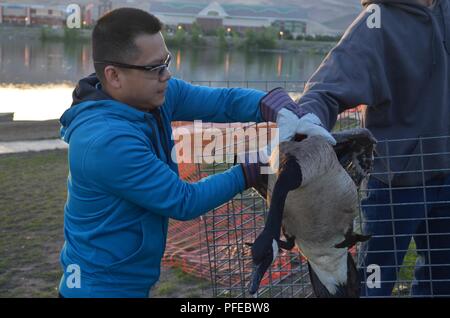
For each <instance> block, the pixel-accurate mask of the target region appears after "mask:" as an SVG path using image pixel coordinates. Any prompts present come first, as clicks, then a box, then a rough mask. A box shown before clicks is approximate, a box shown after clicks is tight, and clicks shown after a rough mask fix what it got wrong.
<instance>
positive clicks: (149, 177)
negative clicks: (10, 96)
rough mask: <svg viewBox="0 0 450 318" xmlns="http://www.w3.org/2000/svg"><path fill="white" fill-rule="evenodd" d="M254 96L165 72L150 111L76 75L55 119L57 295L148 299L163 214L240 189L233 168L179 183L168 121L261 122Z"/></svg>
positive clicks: (192, 210)
mask: <svg viewBox="0 0 450 318" xmlns="http://www.w3.org/2000/svg"><path fill="white" fill-rule="evenodd" d="M264 95H265V93H263V92H259V91H256V90H248V89H219V88H216V89H213V88H207V87H198V86H192V85H190V84H188V83H186V82H183V81H181V80H178V79H174V78H172V79H171V80H169V85H168V89H167V92H166V100H165V103H164V104H163V105H162V106H161V107H160V108H159V109H157V110H155V111H153V112H151V113H150V112H143V111H139V110H137V109H135V108H132V107H130V106H128V105H125V104H123V103H120V102H118V101H115V100H113V99H112V98H111V97H109V96H108V95H107V94H105V93H104V92H103V91H102V90H101V87H100V85H99V82H98V79H97V78H96V77H95V75H91V76H90V77H88V78H86V79H83V80H81V81H80V83H79V84H78V86H77V88H76V89H75V91H74V94H73V99H74V103H73V105H72V107H71V108H70V109H68V110H67V111H66V112H65V113H64V114H63V116H62V117H61V119H60V122H61V124H62V128H61V136H62V138H63V139H64V140H65V141H66V142H67V143H68V144H69V153H68V159H69V177H68V182H67V187H68V197H67V203H66V205H65V209H64V234H65V244H64V247H63V249H62V252H61V264H62V267H63V271H64V274H63V277H62V279H61V283H60V293H61V294H62V295H63V296H64V297H148V295H149V290H150V288H151V287H152V286H153V285H154V284H155V282H156V281H157V280H158V278H159V275H160V262H161V259H162V256H163V254H164V249H165V245H166V236H167V226H168V220H169V218H173V219H177V220H190V219H194V218H196V217H198V216H200V215H202V214H204V213H206V212H207V211H209V210H211V209H213V208H214V207H217V206H219V205H221V204H223V203H225V202H226V201H228V200H230V199H231V198H233V197H234V196H235V195H236V194H237V193H239V192H241V191H243V190H244V188H245V180H244V176H243V172H242V168H241V167H240V166H235V167H233V168H231V169H229V170H228V171H226V172H224V173H222V174H218V175H214V176H210V177H208V178H205V179H203V180H201V181H200V182H197V183H187V182H184V181H182V180H180V178H179V176H178V169H177V165H176V164H175V163H174V162H172V160H171V159H170V158H171V157H170V151H171V149H172V147H173V145H174V142H173V140H172V139H171V135H172V129H171V124H170V122H171V121H178V120H180V121H191V120H195V119H198V120H204V121H208V122H249V121H253V122H261V121H262V117H261V112H260V107H259V103H260V100H261V98H262V97H263V96H264ZM70 265H72V266H70ZM73 265H75V267H74V266H73ZM76 268H79V270H80V271H79V272H77V270H76ZM77 274H81V276H80V280H79V282H80V283H81V284H80V285H79V286H77V284H76V282H77V276H74V275H77ZM77 287H80V288H77Z"/></svg>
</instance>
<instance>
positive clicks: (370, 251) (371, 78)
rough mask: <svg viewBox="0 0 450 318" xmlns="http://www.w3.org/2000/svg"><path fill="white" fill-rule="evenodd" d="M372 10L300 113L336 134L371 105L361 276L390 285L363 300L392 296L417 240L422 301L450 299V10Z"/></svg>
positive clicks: (369, 291)
mask: <svg viewBox="0 0 450 318" xmlns="http://www.w3.org/2000/svg"><path fill="white" fill-rule="evenodd" d="M362 5H363V6H364V7H365V8H366V10H364V11H363V12H362V13H361V14H360V15H359V17H358V18H357V19H356V20H355V21H354V22H353V24H352V25H351V26H350V27H349V28H348V30H347V31H346V33H345V34H344V36H343V38H342V39H341V41H340V42H339V43H338V44H337V46H336V47H335V48H334V49H333V50H332V51H331V52H330V53H329V54H328V56H327V57H326V58H325V60H324V61H323V63H322V64H321V66H320V67H319V68H318V70H317V71H316V72H315V74H313V76H312V78H311V79H310V80H309V82H308V83H307V85H306V88H305V91H304V94H303V96H302V97H301V98H300V100H299V104H300V107H301V108H302V110H303V111H304V112H305V113H313V114H315V115H316V116H317V117H318V118H320V120H321V122H322V123H323V124H324V125H325V127H326V128H328V129H332V128H333V126H334V125H335V123H336V120H337V116H338V114H340V113H341V112H343V111H344V110H347V109H350V108H354V107H356V106H358V105H361V104H363V105H367V108H366V110H365V114H364V124H365V127H366V128H368V129H370V130H371V131H372V133H373V134H374V135H375V137H376V138H377V139H378V140H379V141H380V142H379V144H378V146H377V156H376V160H375V169H374V173H373V174H372V176H371V178H370V180H369V182H368V189H369V191H368V197H367V198H366V199H365V200H364V201H363V206H366V207H365V208H363V215H364V217H365V223H364V224H365V225H364V232H365V233H369V234H372V235H373V237H372V239H371V240H370V241H369V242H368V243H367V244H365V245H364V246H363V250H362V251H363V253H362V254H361V255H362V258H361V265H362V267H363V268H362V269H361V274H362V275H363V277H367V276H368V274H369V273H367V272H366V271H365V266H368V265H371V264H375V265H379V266H380V268H381V284H380V285H378V286H377V284H374V285H371V286H370V287H374V288H369V287H368V285H366V284H364V286H363V288H362V295H363V296H364V295H367V296H388V295H391V293H392V290H393V287H394V285H395V283H396V281H397V279H398V277H399V276H398V273H399V270H400V267H401V265H402V262H403V259H404V256H405V253H406V251H407V250H408V247H409V245H410V242H411V238H414V242H415V245H416V248H417V254H418V258H417V263H416V267H415V281H414V282H413V286H412V294H413V295H419V296H420V295H422V296H425V295H431V296H433V295H447V296H450V203H449V200H450V174H449V171H450V170H449V168H450V160H449V158H450V154H449V151H450V138H449V137H448V136H449V135H450V125H449V124H450V92H449V91H450V1H449V0H434V1H433V0H363V1H362ZM374 19H379V21H375V20H374ZM439 136H444V137H443V138H438V137H439ZM445 136H447V137H445ZM434 137H436V138H434ZM388 140H389V142H388ZM395 140H398V141H395ZM423 154H425V155H423ZM388 157H389V158H391V159H389V160H387V158H388ZM390 189H391V190H390ZM436 202H440V204H438V203H436ZM394 220H399V221H395V222H394ZM370 273H371V272H370ZM363 283H364V282H363Z"/></svg>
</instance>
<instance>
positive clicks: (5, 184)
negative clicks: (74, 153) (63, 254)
mask: <svg viewBox="0 0 450 318" xmlns="http://www.w3.org/2000/svg"><path fill="white" fill-rule="evenodd" d="M67 171H68V170H67V152H66V151H63V150H58V151H45V152H40V153H28V154H13V155H2V156H0V194H1V195H0V297H56V296H57V286H58V283H59V278H60V275H61V272H60V267H59V251H60V249H61V247H62V244H63V242H64V241H63V210H64V204H65V201H66V180H67Z"/></svg>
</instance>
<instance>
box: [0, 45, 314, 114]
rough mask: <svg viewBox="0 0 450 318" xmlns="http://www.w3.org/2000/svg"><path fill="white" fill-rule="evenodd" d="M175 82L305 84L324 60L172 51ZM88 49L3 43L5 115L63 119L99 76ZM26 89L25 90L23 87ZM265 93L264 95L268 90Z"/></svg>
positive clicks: (0, 83) (0, 108) (0, 65)
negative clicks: (80, 86) (82, 84)
mask: <svg viewBox="0 0 450 318" xmlns="http://www.w3.org/2000/svg"><path fill="white" fill-rule="evenodd" d="M171 52H172V53H173V54H175V63H174V65H173V66H172V68H171V72H172V74H173V75H174V76H176V77H178V78H182V79H184V80H188V81H213V82H214V81H224V80H225V81H231V82H232V81H236V83H237V82H238V81H240V83H241V84H237V85H242V81H273V80H279V81H303V80H305V79H308V78H309V77H310V76H311V74H312V73H313V72H314V71H315V69H316V68H317V67H318V65H319V64H320V63H321V61H322V59H323V56H320V55H311V54H300V53H279V52H277V53H270V52H258V53H256V52H246V51H241V50H230V51H227V50H218V49H173V50H171ZM91 56H92V48H91V45H90V44H89V43H75V44H71V43H63V42H42V41H39V40H34V41H27V40H21V39H18V38H13V37H8V38H2V39H0V101H1V102H0V113H1V112H15V113H16V117H15V119H16V120H31V119H34V120H40V119H53V118H59V116H60V115H61V114H62V112H63V111H64V110H65V109H66V108H67V107H68V106H69V105H70V101H71V92H72V90H73V87H74V84H75V83H76V82H77V81H78V80H79V79H80V78H82V77H85V76H86V75H88V74H90V73H92V72H93V71H94V69H93V65H92V57H91ZM24 85H25V86H24ZM261 89H264V88H263V87H262V88H261Z"/></svg>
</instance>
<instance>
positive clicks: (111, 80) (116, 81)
mask: <svg viewBox="0 0 450 318" xmlns="http://www.w3.org/2000/svg"><path fill="white" fill-rule="evenodd" d="M103 75H104V77H105V81H106V83H108V86H110V87H112V88H115V89H119V88H121V87H122V85H121V83H120V74H119V72H118V70H117V68H116V67H114V66H112V65H108V66H107V67H105V70H104V72H103Z"/></svg>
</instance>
